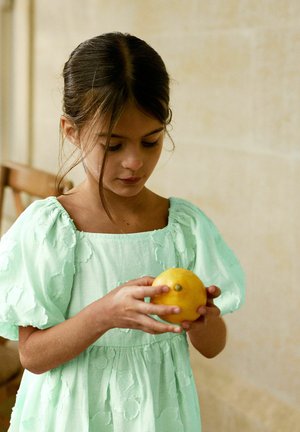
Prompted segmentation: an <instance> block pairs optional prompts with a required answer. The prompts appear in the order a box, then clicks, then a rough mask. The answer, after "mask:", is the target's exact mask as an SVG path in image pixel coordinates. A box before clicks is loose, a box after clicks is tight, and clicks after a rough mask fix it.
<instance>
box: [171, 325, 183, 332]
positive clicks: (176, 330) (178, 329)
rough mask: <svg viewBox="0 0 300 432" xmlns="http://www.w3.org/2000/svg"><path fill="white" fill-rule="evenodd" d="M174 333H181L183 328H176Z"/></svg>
mask: <svg viewBox="0 0 300 432" xmlns="http://www.w3.org/2000/svg"><path fill="white" fill-rule="evenodd" d="M173 331H174V333H181V327H179V326H178V327H174V330H173Z"/></svg>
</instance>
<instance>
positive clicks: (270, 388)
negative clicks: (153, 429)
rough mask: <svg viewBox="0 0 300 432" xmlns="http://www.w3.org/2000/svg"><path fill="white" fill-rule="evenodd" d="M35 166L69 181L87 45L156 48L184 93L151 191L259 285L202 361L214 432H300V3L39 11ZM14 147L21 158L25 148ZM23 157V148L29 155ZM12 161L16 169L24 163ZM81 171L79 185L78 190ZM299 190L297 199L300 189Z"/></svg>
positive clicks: (207, 414)
mask: <svg viewBox="0 0 300 432" xmlns="http://www.w3.org/2000/svg"><path fill="white" fill-rule="evenodd" d="M32 4H33V6H34V8H33V11H34V14H33V18H34V20H33V21H34V27H33V28H32V29H33V48H34V50H33V52H34V58H33V63H32V65H33V78H34V85H33V89H32V96H33V113H34V115H33V119H32V124H31V126H32V135H33V142H32V149H31V150H30V151H28V152H29V157H30V159H31V160H32V161H33V163H34V164H35V165H37V166H39V167H42V168H47V169H51V170H56V169H57V157H56V154H57V151H58V118H59V115H60V106H61V93H60V88H61V79H60V73H61V70H62V66H63V63H64V61H65V60H66V58H67V56H68V54H69V53H70V51H71V50H72V49H73V48H74V47H75V46H76V44H78V43H79V42H81V41H82V40H84V39H87V38H89V37H92V36H94V35H97V34H99V33H103V32H107V31H113V30H119V31H126V32H131V33H133V34H136V35H138V36H139V37H142V38H144V39H146V40H147V41H148V42H149V43H150V44H152V45H153V47H154V48H156V49H157V50H158V51H159V52H160V54H161V55H162V57H163V58H164V60H165V62H166V64H167V67H168V69H169V72H170V74H171V76H172V78H173V82H172V108H173V112H174V122H173V131H172V136H173V139H174V141H175V143H176V147H177V148H176V151H175V153H174V154H173V156H172V157H171V159H170V161H169V162H168V159H169V157H170V155H169V154H168V153H166V155H165V156H164V158H163V163H161V164H160V166H159V169H158V171H157V173H156V175H155V176H154V177H153V179H152V180H151V186H152V187H154V188H155V189H156V190H157V191H158V192H160V193H162V194H164V195H166V196H170V195H173V196H174V195H175V196H182V197H185V198H187V199H190V200H192V201H193V202H195V203H196V204H198V205H199V206H200V207H201V208H202V209H203V210H204V211H205V212H206V213H207V214H208V215H209V216H210V217H211V218H212V219H213V220H214V221H215V222H216V224H217V225H218V226H219V228H220V230H221V231H222V233H223V235H224V237H225V239H226V240H227V241H228V242H229V244H230V245H231V246H232V248H233V249H234V250H235V251H236V253H237V255H238V256H239V258H240V261H241V263H242V265H243V267H244V269H245V271H246V274H247V282H248V291H247V302H246V305H245V306H244V307H243V309H241V311H239V312H237V313H235V314H233V315H231V316H228V317H226V323H227V326H228V331H229V339H228V344H227V348H226V350H225V351H224V353H222V354H221V355H220V356H219V357H217V358H216V359H213V360H209V361H208V360H205V359H201V358H200V356H198V355H196V353H195V352H194V351H192V359H193V367H194V371H195V375H196V379H197V383H198V388H199V393H200V398H201V402H202V415H203V424H204V432H216V431H217V430H220V431H226V432H227V431H229V432H247V431H251V432H257V431H263V432H275V431H278V432H290V431H296V430H297V428H299V424H300V422H299V421H300V413H299V402H300V320H299V317H298V315H299V312H298V310H299V300H300V295H299V292H300V291H299V281H300V266H299V244H300V202H299V196H300V194H299V186H298V185H299V184H300V174H299V173H300V169H299V168H300V146H299V141H300V109H299V96H300V70H299V69H300V60H299V52H300V51H299V49H300V2H299V1H298V0H265V1H263V0H262V1H255V0H240V1H238V0H224V1H222V0H212V1H204V0H203V1H202V0H198V1H197V0H188V1H184V0H170V1H167V0H143V1H141V0H110V1H107V0H86V1H85V2H82V1H79V0H77V1H75V0H65V1H63V2H61V1H60V0H51V2H50V1H48V0H35V1H32ZM13 148H15V147H13ZM22 151H24V148H23V150H22ZM12 156H15V158H16V159H18V152H17V151H16V152H14V153H13V154H12ZM80 178H81V171H80V170H77V171H76V172H75V174H74V180H75V181H79V180H80ZM296 188H297V189H296Z"/></svg>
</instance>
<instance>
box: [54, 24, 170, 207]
mask: <svg viewBox="0 0 300 432" xmlns="http://www.w3.org/2000/svg"><path fill="white" fill-rule="evenodd" d="M63 78H64V94H63V112H64V115H65V116H66V117H67V118H68V119H69V120H70V121H71V122H72V123H73V124H74V126H75V127H76V129H77V131H78V132H79V134H80V132H81V130H82V128H83V127H84V126H85V125H86V124H87V122H96V121H97V120H98V119H99V117H100V116H103V115H105V116H107V117H108V119H109V127H108V137H107V142H106V151H105V155H104V159H103V164H102V167H101V173H100V178H99V194H100V198H101V201H102V203H103V205H104V208H105V209H106V211H107V213H108V214H109V211H108V209H107V205H105V200H104V196H103V185H102V180H103V172H104V166H105V161H106V157H107V148H108V145H109V140H110V136H111V133H112V131H113V129H114V127H115V125H116V123H117V121H118V120H119V118H120V116H121V114H122V111H123V109H124V106H125V104H126V103H128V102H134V103H135V104H136V106H137V107H138V108H139V109H141V110H142V111H143V112H145V113H146V114H148V115H151V116H152V117H154V118H156V119H158V120H159V121H160V122H161V123H162V124H163V125H165V126H167V125H168V124H169V123H170V121H171V117H172V112H171V109H170V107H169V75H168V73H167V70H166V67H165V64H164V62H163V60H162V59H161V57H160V56H159V54H158V53H157V52H156V51H155V50H154V49H153V48H152V47H150V46H149V45H148V44H147V43H146V42H145V41H143V40H141V39H139V38H137V37H135V36H132V35H130V34H123V33H118V32H116V33H106V34H102V35H100V36H96V37H94V38H92V39H89V40H87V41H85V42H82V43H81V44H80V45H79V46H78V47H77V48H75V50H74V51H73V52H72V53H71V55H70V57H69V59H68V61H67V62H66V63H65V65H64V69H63ZM82 160H83V159H82V157H80V158H78V159H77V161H76V162H75V163H74V164H73V166H72V167H71V168H70V169H69V170H68V171H67V172H69V171H70V170H71V169H72V168H74V167H75V166H76V165H78V164H79V163H80V162H82ZM66 174H67V173H65V174H64V175H63V176H62V177H64V176H65V175H66ZM109 215H110V214H109Z"/></svg>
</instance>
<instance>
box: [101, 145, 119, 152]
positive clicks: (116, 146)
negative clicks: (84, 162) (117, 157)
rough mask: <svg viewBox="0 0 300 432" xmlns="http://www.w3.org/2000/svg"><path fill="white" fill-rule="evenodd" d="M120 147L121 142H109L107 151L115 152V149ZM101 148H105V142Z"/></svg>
mask: <svg viewBox="0 0 300 432" xmlns="http://www.w3.org/2000/svg"><path fill="white" fill-rule="evenodd" d="M121 147H122V144H111V145H109V146H108V147H107V151H109V152H115V151H118V150H120V148H121ZM103 148H104V149H105V144H103Z"/></svg>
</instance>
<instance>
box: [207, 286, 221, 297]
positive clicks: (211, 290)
mask: <svg viewBox="0 0 300 432" xmlns="http://www.w3.org/2000/svg"><path fill="white" fill-rule="evenodd" d="M206 292H207V297H208V298H216V297H219V295H220V294H221V290H220V288H218V287H217V286H215V285H211V286H209V287H208V288H206Z"/></svg>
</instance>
